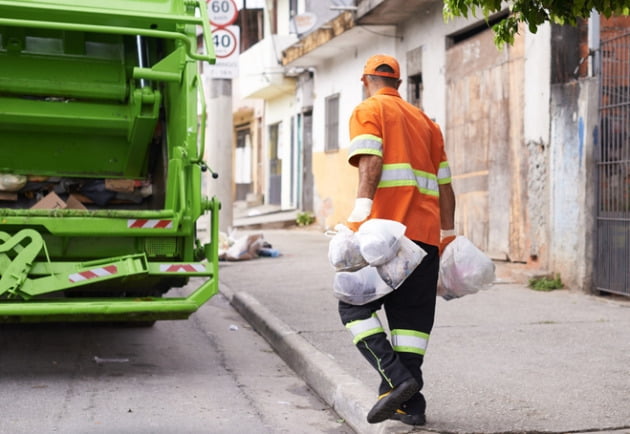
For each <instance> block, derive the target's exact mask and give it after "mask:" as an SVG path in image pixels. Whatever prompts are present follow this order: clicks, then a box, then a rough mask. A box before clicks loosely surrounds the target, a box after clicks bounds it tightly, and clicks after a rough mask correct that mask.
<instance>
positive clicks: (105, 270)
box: [68, 265, 118, 283]
mask: <svg viewBox="0 0 630 434" xmlns="http://www.w3.org/2000/svg"><path fill="white" fill-rule="evenodd" d="M116 273H118V268H117V267H116V266H115V265H108V266H107V267H100V268H93V269H91V270H87V271H81V272H80V273H75V274H71V275H70V276H68V279H69V280H70V282H72V283H76V282H82V281H84V280H90V279H96V278H97V277H104V276H111V275H113V274H116Z"/></svg>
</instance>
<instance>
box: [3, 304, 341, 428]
mask: <svg viewBox="0 0 630 434" xmlns="http://www.w3.org/2000/svg"><path fill="white" fill-rule="evenodd" d="M175 432H177V433H244V432H251V433H254V432H255V433H295V432H300V433H314V434H315V433H317V434H319V433H335V434H337V433H340V434H343V433H348V434H349V433H352V432H353V431H352V430H351V429H350V428H349V427H348V426H347V425H346V424H345V423H344V422H343V420H341V419H340V418H339V416H337V415H336V414H335V413H334V412H333V411H332V410H331V409H330V408H329V407H328V406H327V405H326V404H325V403H324V402H323V401H321V400H320V398H319V397H317V396H316V395H315V394H314V393H313V392H312V391H311V389H309V388H308V386H307V385H306V384H305V383H304V382H303V381H302V380H301V379H299V378H298V377H296V375H295V374H294V373H293V371H291V370H290V369H289V368H288V367H287V366H286V365H285V363H284V362H283V361H282V360H281V359H280V358H279V357H278V355H277V354H276V353H274V352H273V350H272V349H271V348H270V347H269V345H268V344H267V342H266V341H265V340H264V339H263V338H261V337H260V336H259V335H258V334H257V333H256V332H254V331H253V330H252V329H251V327H250V326H249V325H248V324H247V322H245V321H244V320H243V319H242V318H241V317H240V316H239V315H238V313H236V312H235V311H234V310H233V308H232V307H231V306H230V305H229V303H228V302H227V300H226V299H225V298H224V297H223V296H222V295H217V296H215V297H214V298H213V299H212V300H211V301H210V302H209V303H208V304H206V305H205V306H203V307H202V308H201V309H200V311H199V312H197V313H196V314H195V315H193V317H192V318H191V319H189V320H188V321H164V322H158V323H156V325H154V326H153V327H149V328H129V327H120V326H111V325H110V326H104V325H102V326H97V325H84V324H58V325H54V324H48V325H10V326H7V325H0V433H3V434H4V433H11V434H21V433H29V434H30V433H38V434H46V433H64V434H75V433H76V434H79V433H81V434H87V433H134V434H143V433H175Z"/></svg>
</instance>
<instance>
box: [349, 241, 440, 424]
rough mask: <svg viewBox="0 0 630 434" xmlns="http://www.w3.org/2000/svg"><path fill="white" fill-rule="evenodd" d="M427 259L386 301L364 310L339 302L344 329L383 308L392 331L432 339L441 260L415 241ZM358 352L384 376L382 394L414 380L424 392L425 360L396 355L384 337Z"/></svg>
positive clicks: (376, 336)
mask: <svg viewBox="0 0 630 434" xmlns="http://www.w3.org/2000/svg"><path fill="white" fill-rule="evenodd" d="M415 243H416V244H418V245H419V246H420V247H422V248H423V249H424V250H425V251H426V252H427V255H426V256H425V257H424V259H423V261H422V262H421V263H420V265H418V267H417V268H416V269H415V270H414V271H413V273H411V275H410V276H409V277H408V278H407V279H406V280H405V281H404V282H403V284H402V285H401V286H400V287H399V288H398V289H396V290H394V291H392V292H390V293H389V294H387V295H386V296H385V297H382V298H380V299H378V300H374V301H372V302H370V303H368V304H365V305H363V306H355V305H352V304H348V303H345V302H342V301H340V302H339V314H340V316H341V321H342V322H343V324H344V325H346V324H348V323H350V322H353V321H357V320H365V319H368V318H370V317H371V316H372V314H373V313H374V312H376V311H377V310H379V309H380V308H381V307H383V308H384V309H385V315H386V316H387V322H388V326H389V329H390V330H395V329H404V330H413V331H418V332H422V333H426V334H427V335H429V334H430V333H431V329H432V328H433V321H434V317H435V297H436V288H437V279H438V272H439V267H440V259H439V253H438V248H437V247H435V246H431V245H429V244H425V243H421V242H419V241H415ZM357 348H358V349H359V351H360V352H361V354H363V356H364V357H365V358H366V359H367V360H368V362H370V364H371V365H372V366H373V367H374V368H375V369H376V370H377V371H378V372H379V374H381V385H380V387H379V394H383V393H385V392H387V391H389V390H391V389H392V387H396V386H397V385H399V384H400V383H402V382H403V381H405V380H407V379H409V378H410V377H413V378H415V379H416V381H417V382H418V384H419V385H420V387H421V388H422V385H423V379H422V361H423V359H424V356H422V355H420V354H417V353H412V352H396V351H394V349H393V348H392V346H391V344H390V342H389V340H388V339H387V335H386V334H385V333H377V334H374V335H371V336H368V337H366V338H363V339H361V340H360V341H359V342H357ZM392 383H393V384H392ZM415 399H416V400H420V401H421V402H419V403H418V404H419V405H420V407H421V408H420V409H419V411H421V412H423V411H424V406H425V403H424V397H423V396H422V394H421V393H420V394H419V396H418V397H416V398H415Z"/></svg>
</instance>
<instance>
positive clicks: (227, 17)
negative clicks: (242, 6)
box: [207, 0, 238, 45]
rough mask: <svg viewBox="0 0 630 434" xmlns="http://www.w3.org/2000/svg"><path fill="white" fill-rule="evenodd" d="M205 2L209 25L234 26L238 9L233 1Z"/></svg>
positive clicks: (216, 0)
mask: <svg viewBox="0 0 630 434" xmlns="http://www.w3.org/2000/svg"><path fill="white" fill-rule="evenodd" d="M207 2H208V18H210V24H212V25H213V26H216V27H225V26H229V25H230V24H234V22H235V21H236V17H238V8H237V7H236V3H235V2H234V0H207ZM215 45H216V44H215Z"/></svg>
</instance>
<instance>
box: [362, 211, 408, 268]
mask: <svg viewBox="0 0 630 434" xmlns="http://www.w3.org/2000/svg"><path fill="white" fill-rule="evenodd" d="M406 229H407V226H405V225H404V224H402V223H400V222H397V221H394V220H386V219H370V220H368V221H366V222H365V223H363V224H362V225H361V226H360V227H359V231H358V232H357V237H358V239H359V247H360V250H361V255H362V256H363V258H364V259H365V260H366V261H367V263H368V264H370V265H373V266H377V265H383V264H385V263H386V262H388V261H389V260H390V259H392V258H393V257H394V256H396V253H398V249H399V247H400V239H401V238H402V237H403V236H404V235H405V230H406Z"/></svg>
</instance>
